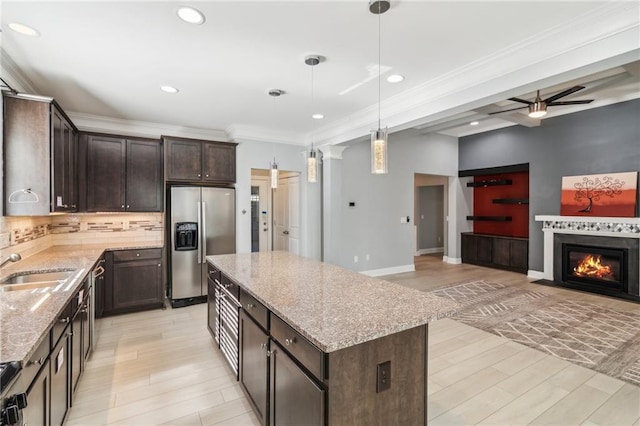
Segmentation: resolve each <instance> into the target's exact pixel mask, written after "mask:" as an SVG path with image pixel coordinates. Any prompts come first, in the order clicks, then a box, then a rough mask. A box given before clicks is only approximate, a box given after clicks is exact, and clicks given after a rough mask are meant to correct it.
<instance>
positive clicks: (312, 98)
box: [311, 65, 316, 152]
mask: <svg viewBox="0 0 640 426" xmlns="http://www.w3.org/2000/svg"><path fill="white" fill-rule="evenodd" d="M314 68H315V65H312V66H311V114H312V115H313V111H314V108H315V107H314V100H315V99H314V98H315V91H314V87H313V69H314ZM313 120H314V121H315V119H313ZM315 131H316V123H313V126H312V127H311V152H313V137H314V136H315V135H314V133H315Z"/></svg>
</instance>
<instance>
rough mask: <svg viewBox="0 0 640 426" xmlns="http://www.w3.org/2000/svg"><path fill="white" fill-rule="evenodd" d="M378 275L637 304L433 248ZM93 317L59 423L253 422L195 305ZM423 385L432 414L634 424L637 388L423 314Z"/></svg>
mask: <svg viewBox="0 0 640 426" xmlns="http://www.w3.org/2000/svg"><path fill="white" fill-rule="evenodd" d="M384 278H385V279H387V280H389V281H394V282H397V283H399V284H402V285H405V286H407V287H413V288H418V289H420V290H430V289H433V288H436V287H440V286H442V285H444V284H447V283H455V282H463V281H468V280H472V279H484V280H487V281H493V282H499V283H502V284H506V285H515V286H519V287H526V288H534V289H538V290H542V291H544V292H547V293H555V294H564V295H566V296H567V298H571V299H574V300H587V301H590V302H592V303H598V304H601V305H603V306H608V307H611V308H614V309H618V310H625V311H634V312H638V313H640V304H635V303H630V302H624V301H619V300H615V299H611V298H606V297H600V296H595V295H591V294H587V293H580V292H574V291H569V290H564V289H555V288H551V287H547V286H540V285H538V284H532V283H530V282H529V280H528V279H527V278H526V277H525V276H524V275H521V274H514V273H510V272H505V271H499V270H494V269H489V268H480V267H475V266H471V265H448V264H445V263H442V261H441V260H440V259H439V258H438V257H436V256H421V257H419V258H416V271H415V272H409V273H404V274H397V275H392V276H387V277H384ZM97 327H98V333H99V334H98V335H99V339H98V344H97V347H96V349H95V352H94V353H93V355H92V356H91V359H90V360H89V363H88V366H87V370H86V372H85V374H84V376H83V377H82V379H81V382H80V386H79V390H78V393H77V395H76V400H75V403H74V406H73V407H72V409H71V411H70V413H69V416H68V419H67V424H69V425H105V424H129V425H159V424H171V425H214V424H215V425H257V424H258V422H257V419H256V418H255V416H254V415H253V413H252V412H251V409H250V407H249V404H248V402H247V401H246V400H245V398H244V396H243V394H242V391H241V390H240V388H239V386H238V384H237V382H235V379H234V377H233V376H232V374H231V373H230V370H229V368H227V366H226V364H225V362H224V359H223V357H222V355H221V354H220V352H219V351H218V350H217V349H216V348H215V346H214V344H213V339H212V338H211V336H210V335H209V333H208V331H207V329H206V305H196V306H191V307H188V308H180V309H175V310H172V309H167V310H165V311H162V310H157V311H150V312H143V313H136V314H130V315H122V316H117V317H110V318H105V319H101V320H99V321H98V322H97ZM428 390H429V404H428V414H429V424H433V425H458V424H459V425H472V424H486V425H489V424H494V425H506V424H510V425H513V424H540V425H550V424H557V425H581V424H584V425H616V426H617V425H634V426H640V388H638V387H635V386H632V385H630V384H627V383H625V382H622V381H620V380H617V379H614V378H611V377H608V376H605V375H602V374H600V373H596V372H595V371H593V370H589V369H586V368H583V367H580V366H577V365H574V364H571V363H569V362H567V361H563V360H560V359H558V358H555V357H552V356H550V355H546V354H544V353H542V352H538V351H536V350H534V349H531V348H528V347H525V346H523V345H520V344H517V343H514V342H512V341H510V340H507V339H504V338H501V337H498V336H495V335H493V334H489V333H486V332H484V331H481V330H478V329H475V328H473V327H470V326H467V325H465V324H462V323H459V322H456V321H453V320H450V319H446V320H441V321H437V322H435V323H433V324H430V326H429V389H428ZM385 426H386V425H385Z"/></svg>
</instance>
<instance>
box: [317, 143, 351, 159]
mask: <svg viewBox="0 0 640 426" xmlns="http://www.w3.org/2000/svg"><path fill="white" fill-rule="evenodd" d="M347 148H349V147H348V146H336V145H322V146H319V147H318V149H319V150H320V152H322V159H323V160H342V153H343V152H344V150H345V149H347Z"/></svg>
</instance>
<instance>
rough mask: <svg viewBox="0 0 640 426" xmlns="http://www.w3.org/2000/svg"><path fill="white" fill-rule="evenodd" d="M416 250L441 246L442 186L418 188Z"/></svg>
mask: <svg viewBox="0 0 640 426" xmlns="http://www.w3.org/2000/svg"><path fill="white" fill-rule="evenodd" d="M415 221H416V223H417V224H418V250H424V249H433V248H439V247H443V244H444V241H443V240H444V186H443V185H437V186H421V187H419V188H418V216H417V217H416V218H415Z"/></svg>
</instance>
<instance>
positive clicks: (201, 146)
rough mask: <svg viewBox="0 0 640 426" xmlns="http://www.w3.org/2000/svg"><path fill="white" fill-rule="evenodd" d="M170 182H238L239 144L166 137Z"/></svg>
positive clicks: (166, 165) (166, 160)
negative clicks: (237, 157)
mask: <svg viewBox="0 0 640 426" xmlns="http://www.w3.org/2000/svg"><path fill="white" fill-rule="evenodd" d="M162 138H163V140H164V142H165V153H166V155H165V169H166V170H167V180H168V181H181V182H220V183H235V181H236V144H235V143H230V142H212V141H200V140H196V139H185V138H177V137H172V136H163V137H162Z"/></svg>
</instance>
